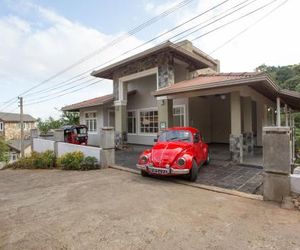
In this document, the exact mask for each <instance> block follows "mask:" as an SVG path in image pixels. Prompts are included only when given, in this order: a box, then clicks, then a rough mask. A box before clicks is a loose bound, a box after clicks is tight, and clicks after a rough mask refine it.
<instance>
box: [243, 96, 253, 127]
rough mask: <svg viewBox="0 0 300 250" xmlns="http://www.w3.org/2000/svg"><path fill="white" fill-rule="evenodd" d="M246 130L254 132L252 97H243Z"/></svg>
mask: <svg viewBox="0 0 300 250" xmlns="http://www.w3.org/2000/svg"><path fill="white" fill-rule="evenodd" d="M243 108H244V110H243V111H244V112H243V121H244V132H252V100H251V97H250V96H249V97H244V98H243Z"/></svg>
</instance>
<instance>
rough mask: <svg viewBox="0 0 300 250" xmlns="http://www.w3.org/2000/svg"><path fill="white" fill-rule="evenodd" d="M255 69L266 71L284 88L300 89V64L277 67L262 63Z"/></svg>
mask: <svg viewBox="0 0 300 250" xmlns="http://www.w3.org/2000/svg"><path fill="white" fill-rule="evenodd" d="M256 71H258V72H267V73H268V74H269V75H270V76H271V77H272V78H273V79H274V80H275V81H276V82H277V83H278V84H279V85H280V86H281V87H282V88H284V89H289V90H298V91H300V64H295V65H287V66H278V67H276V66H267V65H265V64H262V65H260V66H259V67H257V68H256Z"/></svg>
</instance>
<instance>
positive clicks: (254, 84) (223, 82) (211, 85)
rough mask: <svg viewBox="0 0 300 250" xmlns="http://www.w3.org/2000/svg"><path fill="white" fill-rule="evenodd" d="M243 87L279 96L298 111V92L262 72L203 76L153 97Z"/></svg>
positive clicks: (273, 98)
mask: <svg viewBox="0 0 300 250" xmlns="http://www.w3.org/2000/svg"><path fill="white" fill-rule="evenodd" d="M243 85H248V86H249V87H251V88H253V89H255V90H256V91H257V92H260V93H261V94H263V95H264V96H266V97H268V98H269V99H271V100H275V99H276V97H277V96H279V97H281V99H282V100H283V102H285V103H286V104H287V105H289V106H290V107H291V108H293V109H295V110H300V92H297V91H291V90H285V89H281V88H280V87H279V85H277V84H276V83H275V82H274V81H273V80H272V79H271V77H270V76H269V75H268V74H266V73H263V72H243V73H216V74H203V75H199V76H198V77H196V78H193V79H191V80H185V81H182V82H179V83H176V84H174V85H172V86H170V87H166V88H163V89H161V90H157V91H155V92H154V93H153V95H154V96H168V95H176V94H182V93H188V92H193V91H200V90H208V89H216V88H224V87H225V88H226V87H233V86H243Z"/></svg>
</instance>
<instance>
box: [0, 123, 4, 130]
mask: <svg viewBox="0 0 300 250" xmlns="http://www.w3.org/2000/svg"><path fill="white" fill-rule="evenodd" d="M3 131H4V122H2V121H0V132H3Z"/></svg>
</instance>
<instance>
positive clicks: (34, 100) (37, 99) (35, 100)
mask: <svg viewBox="0 0 300 250" xmlns="http://www.w3.org/2000/svg"><path fill="white" fill-rule="evenodd" d="M248 1H249V0H246V1H243V2H241V3H239V4H237V5H235V6H233V7H231V8H230V9H228V10H226V11H225V12H222V13H220V14H218V15H216V16H214V17H212V18H210V19H207V20H206V21H204V22H203V23H207V22H208V21H210V20H212V19H214V18H215V17H217V16H219V15H222V14H224V13H226V12H228V11H229V10H232V9H235V8H236V7H238V6H240V5H241V4H243V3H246V2H248ZM255 1H257V0H253V1H251V2H250V3H248V4H246V5H244V6H242V7H240V8H238V9H237V10H235V11H232V12H230V13H229V14H227V15H224V16H222V17H221V18H219V19H217V20H216V21H219V20H221V19H223V18H225V17H227V16H229V15H231V14H233V13H235V12H237V11H238V10H240V9H242V8H245V7H246V6H248V5H249V4H251V3H253V2H255ZM225 2H227V1H224V2H222V3H220V4H218V5H216V6H214V7H212V8H210V9H208V10H206V11H204V12H202V13H201V14H198V15H196V16H194V17H192V18H191V19H189V20H187V21H185V22H184V23H181V24H179V25H177V26H175V27H174V28H172V29H171V30H168V31H166V32H164V33H163V34H160V35H159V36H156V37H154V38H152V39H150V40H148V41H146V42H144V43H143V44H141V45H139V46H137V47H135V48H133V49H130V50H128V51H126V52H124V53H122V54H121V55H119V56H117V57H115V58H112V59H110V60H109V61H106V62H104V63H102V64H101V65H100V66H99V65H98V66H96V67H93V68H98V67H101V66H103V65H105V64H107V63H109V62H112V61H114V60H115V59H117V58H119V57H121V56H123V55H125V54H128V53H130V52H132V51H134V50H136V49H137V48H140V47H142V46H144V45H145V44H147V43H149V42H152V41H154V40H156V39H158V38H160V37H161V36H163V35H165V34H167V33H169V32H171V31H173V30H175V29H177V28H178V27H181V26H182V25H184V24H186V23H188V22H190V21H192V20H194V19H195V18H196V17H199V16H201V15H203V14H205V13H207V12H208V11H211V10H213V9H215V8H217V7H219V6H220V5H221V4H224V3H225ZM216 21H213V22H210V23H208V24H207V25H205V26H201V27H200V28H198V29H197V30H199V29H202V28H204V27H208V26H209V25H211V24H213V23H215V22H216ZM194 27H198V24H197V25H196V26H193V27H191V28H189V29H188V30H186V31H189V30H191V29H193V28H194ZM186 31H185V32H186ZM182 33H184V32H180V33H179V34H177V35H175V36H173V37H171V39H172V38H174V37H177V36H178V35H180V34H182ZM89 72H90V71H89ZM84 78H86V77H84ZM84 83H86V82H84ZM81 84H82V83H79V84H76V85H75V86H74V87H77V86H79V85H81ZM66 85H68V84H66ZM62 87H63V86H62ZM67 90H69V88H67V89H64V90H61V91H59V92H56V93H53V94H51V95H56V94H59V93H61V92H62V91H67ZM48 96H49V95H47V96H44V97H48ZM44 97H40V98H36V99H33V100H29V101H31V102H37V101H39V100H43V98H44ZM48 99H49V98H48ZM48 99H47V100H48Z"/></svg>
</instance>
